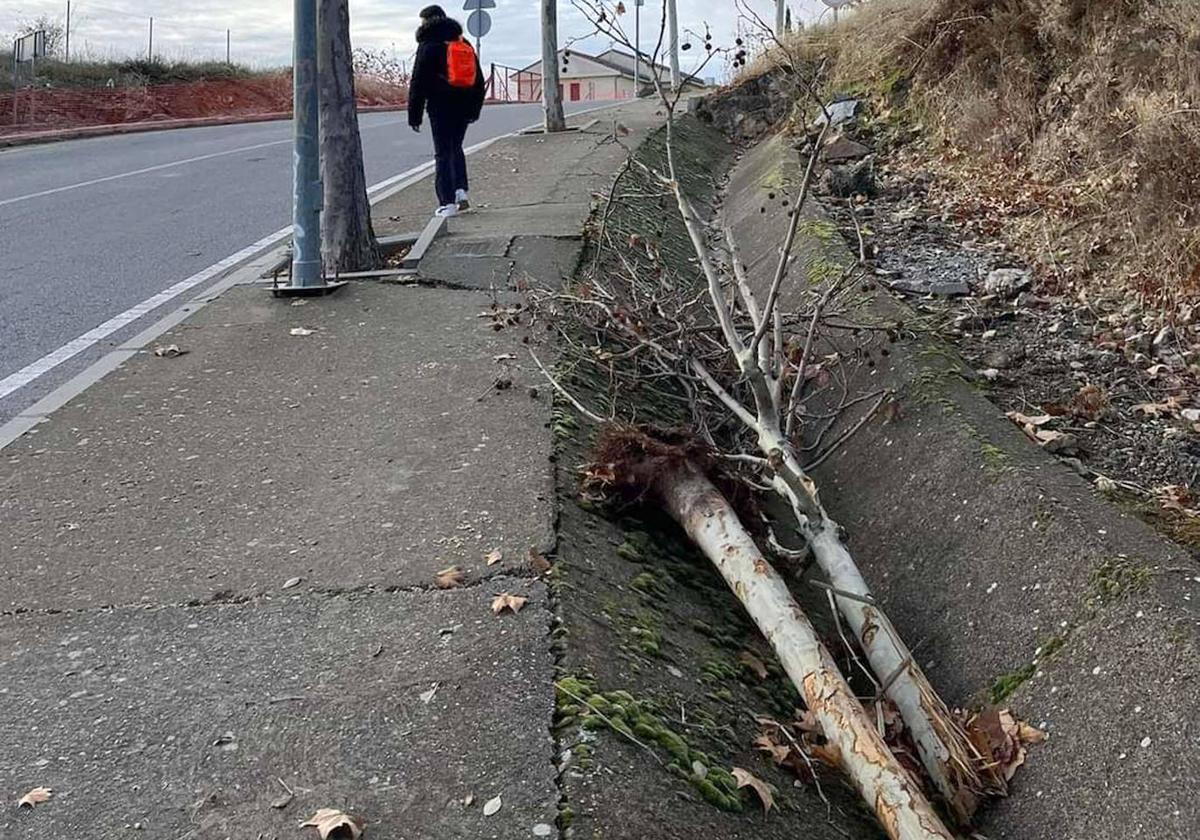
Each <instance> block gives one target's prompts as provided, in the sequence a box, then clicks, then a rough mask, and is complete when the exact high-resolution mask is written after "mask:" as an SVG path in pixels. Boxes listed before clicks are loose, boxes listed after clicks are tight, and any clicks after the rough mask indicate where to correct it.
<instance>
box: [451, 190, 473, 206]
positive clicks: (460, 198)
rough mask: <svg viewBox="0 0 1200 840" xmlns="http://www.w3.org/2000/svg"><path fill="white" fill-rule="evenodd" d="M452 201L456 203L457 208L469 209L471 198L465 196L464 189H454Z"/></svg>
mask: <svg viewBox="0 0 1200 840" xmlns="http://www.w3.org/2000/svg"><path fill="white" fill-rule="evenodd" d="M454 203H455V204H457V205H458V209H459V210H470V209H471V200H470V199H469V198H467V191H466V190H455V191H454Z"/></svg>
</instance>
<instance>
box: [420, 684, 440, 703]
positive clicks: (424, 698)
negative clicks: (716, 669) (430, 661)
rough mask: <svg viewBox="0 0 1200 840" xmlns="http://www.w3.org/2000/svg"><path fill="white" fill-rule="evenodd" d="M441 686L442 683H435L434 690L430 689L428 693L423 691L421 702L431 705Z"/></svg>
mask: <svg viewBox="0 0 1200 840" xmlns="http://www.w3.org/2000/svg"><path fill="white" fill-rule="evenodd" d="M439 685H441V683H434V684H433V688H431V689H429V690H428V691H422V692H421V702H422V703H424V704H426V705H429V701H430V700H432V699H433V696H434V695H435V694H437V690H438V686H439Z"/></svg>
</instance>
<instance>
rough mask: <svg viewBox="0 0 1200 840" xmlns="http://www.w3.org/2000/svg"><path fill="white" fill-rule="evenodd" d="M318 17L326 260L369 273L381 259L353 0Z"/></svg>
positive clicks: (339, 268) (323, 7)
mask: <svg viewBox="0 0 1200 840" xmlns="http://www.w3.org/2000/svg"><path fill="white" fill-rule="evenodd" d="M319 16H320V20H319V28H318V41H319V43H318V46H319V52H318V58H317V68H318V70H317V72H318V80H319V87H320V94H321V180H322V183H323V185H324V195H325V200H324V205H325V206H324V209H323V211H322V214H321V251H322V258H323V262H324V264H325V268H326V270H327V271H332V272H346V271H370V270H372V269H376V268H379V266H380V264H381V261H380V254H379V244H378V243H377V242H376V240H375V231H374V228H373V227H372V225H371V203H370V201H369V199H368V198H367V178H366V174H365V173H364V171H363V157H362V137H361V136H360V134H359V130H358V103H357V100H356V98H355V95H354V59H353V56H352V54H351V49H350V8H349V0H320V5H319Z"/></svg>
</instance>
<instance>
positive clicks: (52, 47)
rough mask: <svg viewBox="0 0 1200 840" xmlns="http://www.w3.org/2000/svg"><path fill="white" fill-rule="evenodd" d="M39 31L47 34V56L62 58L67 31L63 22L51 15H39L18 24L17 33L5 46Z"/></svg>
mask: <svg viewBox="0 0 1200 840" xmlns="http://www.w3.org/2000/svg"><path fill="white" fill-rule="evenodd" d="M39 29H40V30H42V31H44V32H45V33H46V54H47V55H48V56H50V57H51V58H61V57H62V54H63V46H64V44H65V42H66V35H67V30H66V29H65V28H64V27H63V24H62V21H60V20H59V19H58V18H55V17H51V16H50V15H38V16H37V17H34V18H30V19H28V20H23V21H21V22H20V23H18V24H17V29H16V32H14V33H13V34H12V36H10V37H9V38H8V44H6V45H4V46H11V45H12V42H13V41H15V40H16V39H17V38H23V37H24V36H26V35H30V34H32V33H34V32H37V31H38V30H39Z"/></svg>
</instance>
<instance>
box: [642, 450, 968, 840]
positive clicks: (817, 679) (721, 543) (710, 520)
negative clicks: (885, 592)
mask: <svg viewBox="0 0 1200 840" xmlns="http://www.w3.org/2000/svg"><path fill="white" fill-rule="evenodd" d="M657 492H658V495H659V496H660V497H661V499H662V502H663V505H664V507H665V508H666V510H667V511H668V513H670V515H671V516H672V517H673V518H674V519H675V520H676V521H677V522H678V523H679V524H680V525H681V526H682V527H683V529H684V530H685V531H686V532H687V534H688V536H689V537H691V538H692V540H693V541H694V542H695V543H696V545H697V546H699V547H700V549H701V551H703V552H704V554H705V556H706V557H708V559H709V560H711V561H712V563H713V564H714V565H715V566H716V567H717V569H718V570H719V571H720V573H721V576H722V577H723V578H724V579H725V582H726V583H727V584H728V585H729V588H730V589H732V590H733V592H734V594H735V595H736V596H737V598H738V599H739V600H740V601H741V602H742V604H743V606H744V607H745V608H746V611H747V612H748V613H749V614H750V617H751V618H753V619H754V623H755V624H756V625H757V626H758V628H759V630H761V631H762V633H763V635H764V636H765V637H766V638H767V640H768V641H770V643H771V646H772V647H773V648H774V649H775V652H776V654H777V655H778V656H779V661H780V663H781V664H782V665H783V667H784V670H785V671H786V672H787V674H788V677H789V678H790V679H791V680H792V682H793V683H794V684H795V686H796V688H797V690H798V691H799V692H800V694H801V696H802V697H803V698H804V702H805V704H806V705H807V706H808V708H809V709H810V710H812V712H813V713H814V714H815V715H816V718H817V720H818V721H819V722H820V724H821V731H822V733H823V734H824V735H825V738H826V739H827V740H828V741H829V742H830V743H831V744H834V745H836V746H837V748H838V754H839V758H840V761H841V764H842V769H843V770H844V771H845V772H846V774H847V776H849V778H850V780H851V781H852V782H853V784H854V786H855V788H857V790H858V792H859V793H860V794H861V796H862V797H863V800H864V801H865V802H867V803H868V804H869V805H870V806H871V807H872V808H873V809H874V811H875V816H876V818H877V819H878V820H879V823H880V825H881V826H883V828H884V830H885V831H886V832H887V834H888V836H889V837H891V838H893V840H935V838H936V839H937V840H951V838H953V837H954V835H953V834H951V833H950V831H949V830H948V829H947V828H946V827H945V825H943V823H942V821H941V819H940V818H939V817H938V815H937V813H936V812H935V811H934V810H933V807H932V806H931V805H930V803H929V801H928V800H927V799H926V798H925V795H924V794H923V793H922V792H921V790H920V788H919V787H918V786H917V784H916V783H915V782H914V781H913V779H912V778H911V777H910V776H909V774H908V773H907V772H906V771H905V770H904V768H903V767H901V766H900V764H899V763H898V762H897V761H896V759H895V757H894V756H893V755H892V753H891V751H890V750H889V749H888V747H887V745H886V744H885V743H884V741H883V738H882V737H881V736H880V734H879V732H878V730H876V728H875V724H874V722H873V721H872V720H871V719H870V718H869V717H868V715H867V714H866V711H865V710H864V709H863V706H862V704H861V703H860V702H859V701H858V698H857V697H855V696H854V692H853V691H852V690H851V689H850V686H849V685H848V684H847V683H846V680H845V678H844V677H843V676H842V674H841V672H840V671H839V670H838V667H837V665H836V664H835V663H834V661H833V658H832V656H830V654H829V651H828V650H826V648H825V646H824V645H823V644H822V643H821V641H820V639H819V638H818V636H817V634H816V631H815V630H814V629H813V626H812V624H811V623H810V622H809V620H808V617H807V616H806V615H805V614H804V612H803V610H801V609H800V607H799V605H798V604H797V603H796V602H795V600H794V599H793V598H792V595H791V592H790V591H789V590H788V588H787V584H786V583H785V582H784V581H783V579H782V578H781V577H780V576H779V574H778V573H777V572H776V571H775V569H774V568H772V566H771V565H770V564H769V563H768V562H767V561H766V559H765V558H764V557H763V556H762V554H761V552H760V551H759V550H758V546H757V545H756V544H755V543H754V540H753V539H752V538H751V537H750V535H749V534H748V533H747V532H746V530H745V528H744V527H743V526H742V523H741V522H740V520H739V519H738V517H737V514H736V513H735V512H734V510H733V508H732V507H731V506H730V504H729V502H728V501H727V500H726V499H725V497H724V496H723V495H722V494H721V493H720V491H718V490H717V488H716V487H714V486H713V484H712V482H710V481H709V480H708V479H707V478H706V477H705V476H704V475H703V474H702V473H701V472H700V471H699V470H697V469H696V468H695V467H693V466H692V465H690V464H686V465H685V466H683V467H681V468H680V469H678V470H677V471H675V473H674V474H672V475H669V476H663V477H662V478H661V479H660V481H659V482H657Z"/></svg>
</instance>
